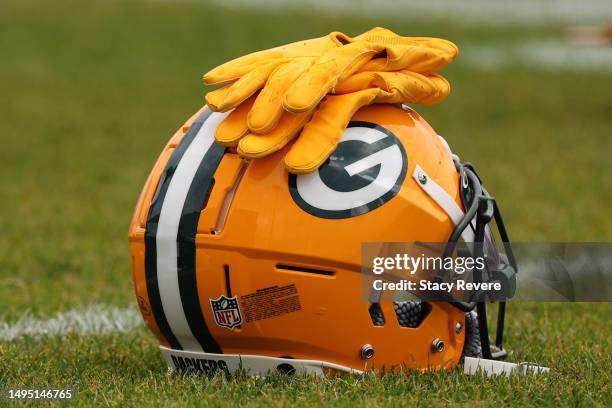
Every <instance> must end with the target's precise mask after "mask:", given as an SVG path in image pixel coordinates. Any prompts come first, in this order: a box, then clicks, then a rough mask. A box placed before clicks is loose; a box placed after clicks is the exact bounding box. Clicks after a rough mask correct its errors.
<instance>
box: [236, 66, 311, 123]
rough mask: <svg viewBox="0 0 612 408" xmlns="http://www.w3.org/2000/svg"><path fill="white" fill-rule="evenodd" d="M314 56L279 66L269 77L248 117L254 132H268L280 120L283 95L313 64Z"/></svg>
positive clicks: (282, 110)
mask: <svg viewBox="0 0 612 408" xmlns="http://www.w3.org/2000/svg"><path fill="white" fill-rule="evenodd" d="M312 61H313V59H312V58H300V59H298V60H295V61H292V62H289V63H286V64H282V65H280V66H278V67H277V68H276V69H275V70H274V72H272V74H271V75H270V77H269V78H268V81H267V82H266V85H265V86H264V87H263V89H262V90H261V92H260V93H259V96H258V97H257V99H256V100H255V104H254V105H253V108H252V109H251V111H250V112H249V116H248V117H247V123H248V126H249V129H250V130H251V132H253V133H268V132H269V131H270V130H271V129H272V128H273V127H274V126H275V125H276V124H277V123H278V121H279V120H280V118H281V116H282V114H283V112H286V111H285V110H284V109H283V97H284V96H285V93H286V91H287V89H288V88H289V86H291V84H292V83H293V82H294V81H295V80H296V79H297V78H298V77H299V76H300V75H301V74H302V73H303V72H304V71H306V70H307V69H308V67H310V65H311V64H312Z"/></svg>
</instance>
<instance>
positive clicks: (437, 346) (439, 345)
mask: <svg viewBox="0 0 612 408" xmlns="http://www.w3.org/2000/svg"><path fill="white" fill-rule="evenodd" d="M431 350H432V351H433V352H434V353H441V352H443V351H444V342H443V341H442V340H441V339H440V338H439V337H436V338H435V339H434V341H432V342H431Z"/></svg>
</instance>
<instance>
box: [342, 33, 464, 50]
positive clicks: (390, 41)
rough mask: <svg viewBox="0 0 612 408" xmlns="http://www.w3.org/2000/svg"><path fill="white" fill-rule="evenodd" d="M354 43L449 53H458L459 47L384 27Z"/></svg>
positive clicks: (365, 34) (447, 42)
mask: <svg viewBox="0 0 612 408" xmlns="http://www.w3.org/2000/svg"><path fill="white" fill-rule="evenodd" d="M352 41H353V42H355V41H369V42H375V43H379V44H383V45H412V46H421V47H427V48H436V49H440V50H446V51H447V52H449V53H457V52H458V49H457V46H456V45H455V44H454V43H453V42H451V41H448V40H445V39H442V38H437V37H404V36H401V35H398V34H396V33H394V32H393V31H391V30H389V29H387V28H383V27H375V28H372V29H371V30H369V31H366V32H365V33H363V34H361V35H358V36H357V37H354V38H352Z"/></svg>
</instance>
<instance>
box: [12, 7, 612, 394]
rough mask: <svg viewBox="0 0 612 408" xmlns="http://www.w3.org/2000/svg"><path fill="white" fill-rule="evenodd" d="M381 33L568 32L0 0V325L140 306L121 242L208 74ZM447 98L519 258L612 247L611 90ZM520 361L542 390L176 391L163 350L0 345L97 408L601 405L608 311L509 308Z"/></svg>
mask: <svg viewBox="0 0 612 408" xmlns="http://www.w3.org/2000/svg"><path fill="white" fill-rule="evenodd" d="M375 25H387V26H389V27H390V28H393V29H396V30H397V31H399V32H402V33H404V34H414V35H435V36H447V37H449V38H451V39H453V40H455V41H456V42H457V43H458V44H459V45H460V46H462V47H464V48H467V47H469V46H470V44H474V45H482V44H483V43H486V44H490V45H496V44H497V45H498V46H500V47H503V46H505V45H506V44H515V43H520V42H521V41H524V40H529V39H533V38H541V37H554V36H556V35H559V33H560V32H561V27H555V26H548V27H527V28H521V29H520V30H519V29H512V28H509V27H504V28H499V29H493V28H491V27H486V28H481V27H478V26H466V25H462V24H461V23H460V22H457V21H452V20H449V21H434V22H430V23H426V22H419V23H404V22H402V21H400V20H391V21H380V20H377V21H374V20H368V19H367V18H345V17H339V16H326V15H317V14H314V13H307V12H290V13H280V12H279V13H270V14H266V13H264V12H261V13H257V12H247V11H232V10H227V9H223V8H218V7H213V6H208V5H205V4H198V3H190V2H177V3H174V2H154V1H149V2H139V1H112V0H111V1H104V2H96V3H93V2H88V4H85V2H79V1H58V2H53V3H52V4H51V3H46V2H32V1H20V0H5V1H4V2H3V3H2V5H1V6H0V55H2V58H1V59H0V89H1V91H0V92H1V95H2V97H1V98H0V111H1V112H2V120H0V138H1V141H2V148H1V149H0V163H2V171H0V212H1V214H2V216H1V217H0V231H1V232H0V260H1V263H0V265H1V268H0V321H2V320H4V321H9V322H11V321H15V320H16V319H18V318H19V316H21V315H23V313H25V312H26V311H27V312H30V313H32V314H33V315H35V316H49V315H52V314H53V313H55V312H58V311H62V310H67V309H70V308H73V307H78V306H79V305H87V304H93V303H101V304H108V305H116V306H120V307H125V306H126V305H130V304H132V303H133V291H132V287H131V280H130V270H129V267H130V264H129V248H128V245H127V238H126V231H127V225H128V223H129V220H130V217H131V213H132V210H133V206H134V205H135V201H136V199H137V196H138V193H139V191H140V189H141V187H142V184H143V183H144V180H145V178H146V176H147V174H148V172H149V170H150V168H151V166H152V164H153V162H154V160H155V158H156V157H157V155H158V154H159V152H160V150H161V148H162V146H163V145H164V143H165V142H166V141H167V139H168V138H169V136H170V135H171V134H172V132H173V131H174V130H175V128H177V127H178V126H179V125H180V124H182V123H183V121H184V119H185V118H186V117H188V116H189V115H190V114H191V113H192V112H193V111H195V110H196V109H197V108H198V107H199V106H200V105H201V104H202V100H203V93H204V91H205V90H204V87H203V86H202V85H201V83H200V79H199V78H200V75H201V74H202V73H203V72H205V71H206V70H207V69H209V68H211V67H213V66H215V65H216V64H218V63H221V62H223V61H225V60H227V59H229V58H231V57H235V56H238V55H242V54H244V53H246V52H249V51H252V50H255V49H261V48H267V47H269V46H272V45H276V44H280V43H286V42H289V41H293V40H297V39H302V38H310V37H314V36H317V35H322V34H324V33H327V32H329V31H332V30H336V29H339V30H343V31H346V32H349V33H357V32H361V31H364V30H365V29H367V28H370V27H372V26H375ZM445 73H446V75H447V76H448V78H449V79H450V80H451V82H452V84H453V87H454V90H453V94H452V95H451V97H450V98H449V99H448V100H447V101H445V102H444V103H442V104H440V105H438V106H433V107H427V108H420V109H419V111H420V112H421V113H422V114H423V115H424V116H425V117H426V118H427V119H428V120H429V122H430V123H431V124H432V126H434V127H435V128H436V129H437V130H438V132H439V133H440V134H442V135H444V136H445V137H446V138H447V140H448V141H449V142H450V144H451V146H452V147H453V149H454V150H455V151H456V152H457V153H458V154H459V155H460V156H461V157H462V158H463V159H464V160H469V161H472V162H474V163H475V164H476V165H477V167H478V168H479V170H480V172H481V174H482V175H483V176H484V178H485V181H486V185H487V186H489V190H491V192H492V193H494V195H495V196H496V197H497V198H498V200H499V201H500V203H501V206H502V209H503V212H504V216H505V218H506V223H507V224H508V226H509V228H510V233H511V236H512V237H513V238H514V240H516V241H610V240H612V222H611V221H612V217H611V214H610V202H612V181H611V180H612V179H611V178H610V177H609V175H610V170H611V165H610V151H612V140H611V139H610V135H611V134H612V117H611V116H610V112H611V111H612V99H611V98H610V92H609V86H607V84H609V83H610V81H611V80H612V75H611V74H610V73H609V72H608V73H596V72H595V73H589V74H585V73H579V72H574V73H572V72H555V71H541V70H530V69H528V68H527V67H508V68H506V69H499V70H476V69H474V68H472V67H469V66H466V65H461V63H460V62H458V63H456V64H454V65H453V66H451V67H449V68H448V69H446V70H445ZM509 313H510V316H509V318H510V323H509V326H508V335H507V339H506V342H507V346H508V347H509V348H510V349H512V350H515V353H514V355H512V357H511V360H512V361H523V360H536V361H538V362H540V363H542V364H547V365H550V366H551V367H552V373H551V374H550V375H548V376H546V377H541V378H537V379H530V378H520V377H517V378H512V379H509V380H508V379H484V378H478V377H476V378H474V377H464V376H463V375H461V374H460V373H459V371H456V372H452V373H450V374H446V373H432V374H422V375H419V374H410V375H406V376H388V377H384V378H381V379H379V378H375V377H372V376H366V377H365V378H362V379H359V378H353V377H346V378H339V379H333V380H330V379H327V380H317V381H311V380H304V379H291V378H287V377H282V376H275V377H272V378H269V379H266V380H253V379H246V378H223V377H217V378H213V379H207V378H203V377H172V376H168V375H167V374H166V371H165V367H164V363H163V362H162V359H161V356H160V355H159V353H158V351H157V349H156V344H155V341H154V339H153V336H152V335H150V334H149V333H148V332H147V331H146V330H144V328H143V329H139V330H136V331H133V332H130V333H127V334H115V335H108V336H90V337H79V336H76V335H71V336H67V337H66V338H53V337H49V338H43V339H28V338H24V339H19V340H15V341H12V342H4V343H0V388H1V387H2V386H7V387H8V386H10V387H17V386H39V387H43V386H45V385H49V386H62V385H63V386H74V387H75V389H76V390H77V399H76V402H77V403H78V404H80V405H82V406H88V405H89V401H90V400H91V399H94V401H95V403H96V404H101V405H116V406H124V405H137V404H147V405H158V406H166V405H171V404H176V405H191V404H201V405H226V404H235V405H238V404H244V403H250V404H253V405H259V404H261V405H267V404H273V405H275V404H278V405H284V404H286V405H289V404H290V405H293V404H303V405H318V404H320V403H339V404H344V405H352V404H354V403H358V404H360V405H371V406H377V405H423V406H429V405H446V404H450V403H452V402H460V403H464V404H466V405H468V404H469V405H472V403H475V404H476V405H489V404H491V405H512V404H515V405H527V404H534V405H585V406H590V405H599V406H610V405H611V404H612V395H611V391H610V387H609V384H610V382H611V378H610V377H611V375H610V373H611V372H612V356H611V354H610V349H611V348H612V344H611V341H610V338H611V337H612V325H611V318H610V316H611V313H612V306H611V305H610V304H576V305H570V304H511V305H510V306H509Z"/></svg>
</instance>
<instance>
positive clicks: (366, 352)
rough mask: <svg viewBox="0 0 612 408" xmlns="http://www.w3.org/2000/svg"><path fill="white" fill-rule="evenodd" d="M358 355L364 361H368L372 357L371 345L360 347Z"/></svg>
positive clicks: (372, 348)
mask: <svg viewBox="0 0 612 408" xmlns="http://www.w3.org/2000/svg"><path fill="white" fill-rule="evenodd" d="M359 354H360V355H361V358H363V359H364V360H369V359H371V358H372V357H374V347H373V346H372V345H371V344H364V345H363V346H361V351H360V352H359Z"/></svg>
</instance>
